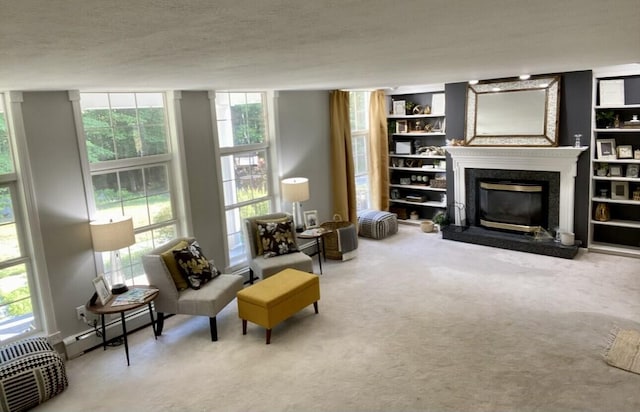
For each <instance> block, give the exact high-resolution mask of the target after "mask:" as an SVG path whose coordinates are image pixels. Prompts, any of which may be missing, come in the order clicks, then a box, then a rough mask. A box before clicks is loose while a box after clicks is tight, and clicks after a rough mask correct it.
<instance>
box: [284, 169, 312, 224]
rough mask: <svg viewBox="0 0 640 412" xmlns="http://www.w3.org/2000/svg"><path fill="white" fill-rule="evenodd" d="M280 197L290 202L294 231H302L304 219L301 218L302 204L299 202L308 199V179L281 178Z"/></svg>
mask: <svg viewBox="0 0 640 412" xmlns="http://www.w3.org/2000/svg"><path fill="white" fill-rule="evenodd" d="M281 183H282V197H283V199H284V200H286V201H288V202H291V206H292V213H293V224H294V226H295V227H296V232H302V231H304V223H303V222H304V220H303V219H302V206H301V205H300V202H304V201H305V200H309V179H307V178H306V177H290V178H288V179H283V180H282V182H281Z"/></svg>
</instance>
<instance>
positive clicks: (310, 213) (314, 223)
mask: <svg viewBox="0 0 640 412" xmlns="http://www.w3.org/2000/svg"><path fill="white" fill-rule="evenodd" d="M304 226H305V228H307V229H313V228H315V227H318V211H317V210H307V211H306V212H304Z"/></svg>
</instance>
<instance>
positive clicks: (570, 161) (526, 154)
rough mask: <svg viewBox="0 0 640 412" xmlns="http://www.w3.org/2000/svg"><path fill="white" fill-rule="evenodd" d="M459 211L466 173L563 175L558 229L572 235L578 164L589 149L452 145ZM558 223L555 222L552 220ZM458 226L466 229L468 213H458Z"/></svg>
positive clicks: (463, 202)
mask: <svg viewBox="0 0 640 412" xmlns="http://www.w3.org/2000/svg"><path fill="white" fill-rule="evenodd" d="M446 150H447V152H449V154H450V155H451V159H452V162H453V175H454V200H455V202H456V205H457V206H458V207H457V210H462V211H464V210H466V206H467V205H466V202H467V199H466V190H465V189H466V181H465V179H466V170H467V169H498V170H526V171H541V172H558V173H560V191H559V205H558V211H559V216H558V226H559V227H560V230H563V231H566V232H573V217H574V198H575V177H576V174H577V161H578V157H579V156H580V153H582V152H583V151H585V150H587V148H586V147H571V146H562V147H470V146H450V147H447V148H446ZM553 220H555V219H553ZM455 224H456V225H457V226H466V224H467V222H466V218H465V213H458V212H457V211H456V213H455Z"/></svg>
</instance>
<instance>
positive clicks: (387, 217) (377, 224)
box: [358, 210, 398, 239]
mask: <svg viewBox="0 0 640 412" xmlns="http://www.w3.org/2000/svg"><path fill="white" fill-rule="evenodd" d="M397 232H398V217H397V215H396V214H395V213H390V212H384V211H379V210H363V211H362V212H360V213H358V235H360V236H363V237H369V238H372V239H384V238H385V237H387V236H390V235H393V234H395V233H397Z"/></svg>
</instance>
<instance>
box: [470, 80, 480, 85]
mask: <svg viewBox="0 0 640 412" xmlns="http://www.w3.org/2000/svg"><path fill="white" fill-rule="evenodd" d="M469 84H471V85H474V84H478V81H477V80H469Z"/></svg>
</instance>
